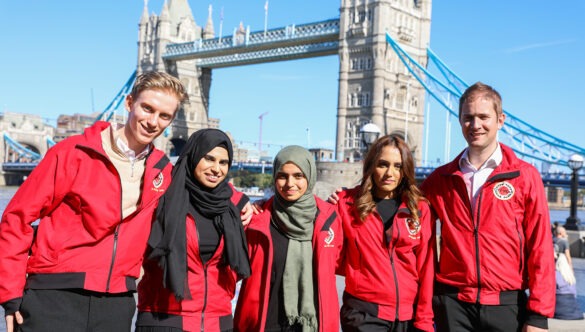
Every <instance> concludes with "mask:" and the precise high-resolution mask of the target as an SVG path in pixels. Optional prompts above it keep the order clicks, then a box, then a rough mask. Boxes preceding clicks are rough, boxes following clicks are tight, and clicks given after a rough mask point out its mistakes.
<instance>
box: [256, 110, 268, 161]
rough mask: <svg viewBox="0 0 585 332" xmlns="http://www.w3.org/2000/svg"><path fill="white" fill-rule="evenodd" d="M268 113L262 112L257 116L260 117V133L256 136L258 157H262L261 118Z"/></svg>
mask: <svg viewBox="0 0 585 332" xmlns="http://www.w3.org/2000/svg"><path fill="white" fill-rule="evenodd" d="M266 114H268V112H264V113H262V114H260V116H258V119H260V135H259V137H258V158H260V157H262V119H264V117H265V116H266Z"/></svg>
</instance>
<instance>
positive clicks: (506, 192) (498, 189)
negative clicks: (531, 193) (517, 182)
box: [494, 181, 516, 201]
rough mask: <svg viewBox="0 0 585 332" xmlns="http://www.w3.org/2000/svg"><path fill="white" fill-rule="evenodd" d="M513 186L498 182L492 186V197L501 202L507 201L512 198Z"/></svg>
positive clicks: (508, 183)
mask: <svg viewBox="0 0 585 332" xmlns="http://www.w3.org/2000/svg"><path fill="white" fill-rule="evenodd" d="M515 191H516V190H515V189H514V186H513V185H512V184H511V183H510V182H507V181H504V182H500V183H498V184H496V185H495V186H494V196H496V198H498V199H499V200H502V201H507V200H509V199H510V198H512V196H514V192H515Z"/></svg>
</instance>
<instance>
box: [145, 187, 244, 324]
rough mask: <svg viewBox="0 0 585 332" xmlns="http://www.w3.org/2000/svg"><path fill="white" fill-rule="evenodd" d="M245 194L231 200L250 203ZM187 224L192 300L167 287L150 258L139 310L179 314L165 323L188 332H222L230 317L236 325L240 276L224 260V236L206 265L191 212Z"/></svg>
mask: <svg viewBox="0 0 585 332" xmlns="http://www.w3.org/2000/svg"><path fill="white" fill-rule="evenodd" d="M242 197H243V194H242V193H240V192H237V191H235V190H234V195H233V196H232V199H231V200H232V202H233V203H234V204H236V205H237V206H239V207H240V208H242V207H243V206H241V205H243V204H245V203H247V202H248V200H247V199H246V200H241V199H242ZM238 203H243V204H241V205H238ZM186 227H187V229H186V231H187V233H186V234H187V242H186V243H187V281H188V283H189V285H188V286H189V291H190V293H191V299H184V300H182V301H180V302H179V301H177V300H176V298H175V295H174V294H173V292H172V291H170V290H168V289H167V288H164V287H163V281H162V270H161V269H160V267H159V266H158V263H157V262H156V261H153V260H149V259H146V260H145V261H144V276H143V277H142V279H141V280H140V283H139V284H138V310H139V311H140V312H152V313H163V314H169V315H172V316H176V317H173V318H172V319H171V320H167V321H166V322H164V323H163V324H166V325H168V324H170V325H173V326H174V327H177V328H180V329H182V330H184V331H220V326H222V327H223V326H224V324H225V323H224V322H225V321H226V320H227V324H228V325H231V324H232V304H231V301H232V299H233V298H234V295H235V291H236V282H237V281H238V277H237V274H236V272H234V271H233V270H232V269H231V268H230V266H229V265H228V264H226V263H225V262H224V261H223V248H224V238H223V236H222V237H221V238H220V242H219V245H218V247H217V249H216V251H215V253H214V254H213V256H212V257H211V258H210V259H209V260H208V261H207V262H206V263H205V264H203V262H202V261H201V254H200V252H199V234H198V231H197V227H196V224H195V220H194V219H193V217H192V216H191V215H187V219H186ZM173 322H175V324H173ZM151 324H152V325H155V324H160V322H157V321H155V322H152V323H151ZM149 325H150V324H149Z"/></svg>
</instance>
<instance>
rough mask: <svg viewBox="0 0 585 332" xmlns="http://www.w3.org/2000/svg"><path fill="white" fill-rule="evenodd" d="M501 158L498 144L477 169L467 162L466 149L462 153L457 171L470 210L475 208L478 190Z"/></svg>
mask: <svg viewBox="0 0 585 332" xmlns="http://www.w3.org/2000/svg"><path fill="white" fill-rule="evenodd" d="M502 158H503V157H502V148H501V147H500V144H499V143H498V146H497V147H496V150H495V151H494V153H492V155H491V156H490V157H489V158H488V159H487V160H486V161H485V162H484V163H483V165H481V166H480V167H479V169H477V168H475V166H473V165H472V164H471V162H470V161H469V155H468V149H465V151H464V152H463V155H462V156H461V159H459V169H460V170H461V172H462V173H463V181H465V186H466V187H467V194H468V195H469V200H470V201H471V208H472V209H474V208H475V200H476V199H477V193H478V191H479V189H480V188H481V187H482V186H483V185H484V184H485V182H486V181H487V179H488V177H489V176H490V174H492V172H493V171H494V169H496V167H498V165H499V164H501V163H502Z"/></svg>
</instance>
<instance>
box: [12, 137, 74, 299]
mask: <svg viewBox="0 0 585 332" xmlns="http://www.w3.org/2000/svg"><path fill="white" fill-rule="evenodd" d="M58 150H59V146H55V147H54V148H53V149H50V150H49V152H48V153H47V155H46V156H45V157H44V158H43V159H42V161H41V162H40V163H39V165H38V166H37V167H35V169H34V170H33V172H32V173H31V174H30V176H29V177H28V178H27V179H26V181H24V183H23V184H22V185H21V186H20V188H19V189H18V191H17V192H16V194H15V195H14V197H12V200H11V201H10V203H8V206H6V209H5V210H4V214H3V215H2V222H1V223H0V280H2V282H0V303H5V302H7V301H10V300H14V299H20V298H21V297H22V295H23V290H24V284H25V281H26V266H27V259H28V254H29V250H30V248H31V245H32V243H33V237H34V231H33V228H32V226H31V224H32V223H33V222H35V221H36V220H38V219H40V218H42V217H44V216H46V215H48V214H50V213H51V211H52V210H53V209H54V208H55V207H56V206H58V205H59V204H60V203H61V201H62V199H63V197H64V195H65V192H66V190H67V189H66V188H68V184H67V183H68V182H70V181H71V180H72V179H71V178H72V177H73V178H74V176H75V175H74V174H67V173H68V171H67V169H68V168H71V165H68V164H71V163H68V162H66V161H62V160H60V156H59V155H58V153H57V151H58ZM57 184H58V186H59V187H57Z"/></svg>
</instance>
